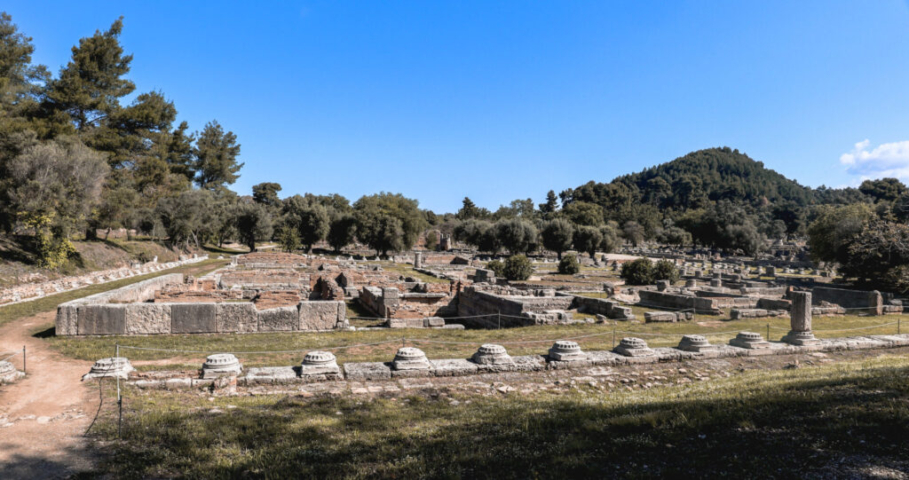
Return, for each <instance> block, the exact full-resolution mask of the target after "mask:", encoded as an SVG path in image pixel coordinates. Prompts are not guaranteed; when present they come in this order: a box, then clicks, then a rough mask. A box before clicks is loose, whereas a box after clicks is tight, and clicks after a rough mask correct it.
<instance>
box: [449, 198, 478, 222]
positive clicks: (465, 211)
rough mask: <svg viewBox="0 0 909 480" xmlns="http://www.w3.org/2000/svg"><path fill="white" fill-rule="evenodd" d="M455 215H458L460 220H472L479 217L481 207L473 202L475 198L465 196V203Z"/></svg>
mask: <svg viewBox="0 0 909 480" xmlns="http://www.w3.org/2000/svg"><path fill="white" fill-rule="evenodd" d="M455 216H456V217H458V220H470V219H472V218H479V217H480V216H481V215H480V209H479V208H477V206H476V204H474V203H473V200H471V199H470V198H469V197H464V201H463V205H462V206H461V209H460V210H458V213H457V214H455Z"/></svg>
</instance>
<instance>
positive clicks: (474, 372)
mask: <svg viewBox="0 0 909 480" xmlns="http://www.w3.org/2000/svg"><path fill="white" fill-rule="evenodd" d="M906 346H909V334H903V335H869V336H860V337H847V338H831V339H820V340H818V342H817V343H816V344H812V345H804V346H796V345H790V344H786V343H781V342H768V344H767V347H766V348H761V349H748V348H741V347H736V346H732V345H716V346H715V347H714V348H711V349H709V350H705V351H700V352H692V351H685V350H681V349H678V348H660V347H658V348H653V349H652V354H650V355H646V356H626V355H622V354H620V353H616V352H613V351H589V352H583V353H582V354H581V355H580V356H579V357H578V358H576V359H573V360H568V361H566V360H555V359H553V358H551V357H550V356H549V355H524V356H513V357H511V359H512V361H513V362H511V363H508V364H504V365H503V364H498V365H484V364H479V363H475V362H473V361H472V360H469V359H460V358H454V359H438V360H436V359H429V360H428V368H425V369H418V370H395V369H394V368H393V365H392V362H364V363H359V362H350V363H343V364H342V365H341V366H340V368H339V370H338V371H337V373H332V374H329V375H326V374H320V375H303V374H302V371H301V370H300V368H299V367H295V366H283V367H259V368H250V369H248V370H247V371H246V372H245V374H242V375H238V376H237V377H236V385H239V386H255V385H271V384H297V385H299V384H318V383H324V384H329V385H330V384H332V383H333V382H339V381H357V382H362V381H370V382H375V381H385V380H395V379H406V378H436V377H475V376H478V375H485V374H503V373H509V372H527V373H532V372H547V371H548V372H551V371H559V370H576V369H587V368H589V367H618V368H621V367H623V366H629V365H646V364H656V363H664V362H684V361H690V360H705V359H720V358H734V357H758V356H773V355H798V354H807V353H812V352H838V351H849V350H870V349H884V348H899V347H906ZM601 370H602V369H601ZM194 373H195V376H192V374H190V373H189V372H132V373H130V374H129V375H130V376H129V379H128V381H127V383H128V384H130V385H133V386H136V387H139V388H168V389H171V388H211V387H212V386H213V385H215V384H216V383H217V380H213V379H202V378H200V375H199V371H196V372H194ZM222 383H223V384H228V385H232V384H233V380H231V381H230V382H222ZM282 393H284V392H282Z"/></svg>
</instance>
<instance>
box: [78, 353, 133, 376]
mask: <svg viewBox="0 0 909 480" xmlns="http://www.w3.org/2000/svg"><path fill="white" fill-rule="evenodd" d="M133 370H135V368H133V366H132V364H130V363H129V360H128V359H127V358H126V357H108V358H102V359H101V360H98V361H97V362H95V364H94V365H92V369H91V370H90V371H89V372H88V373H87V374H85V376H83V377H82V380H87V379H89V378H105V377H119V378H124V379H125V378H126V377H127V376H129V372H132V371H133Z"/></svg>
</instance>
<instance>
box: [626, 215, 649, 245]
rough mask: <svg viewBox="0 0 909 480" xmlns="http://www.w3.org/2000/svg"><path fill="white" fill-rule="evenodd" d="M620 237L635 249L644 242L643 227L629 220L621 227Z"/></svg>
mask: <svg viewBox="0 0 909 480" xmlns="http://www.w3.org/2000/svg"><path fill="white" fill-rule="evenodd" d="M622 236H623V237H625V240H628V241H629V242H631V244H632V245H634V246H635V247H637V246H638V245H640V244H641V243H642V242H643V241H644V227H642V226H641V224H639V223H638V222H635V221H634V220H629V221H627V222H625V225H623V226H622Z"/></svg>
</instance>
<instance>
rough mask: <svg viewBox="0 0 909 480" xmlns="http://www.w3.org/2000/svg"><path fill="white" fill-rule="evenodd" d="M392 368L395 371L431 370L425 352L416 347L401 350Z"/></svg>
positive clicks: (392, 363) (396, 355)
mask: <svg viewBox="0 0 909 480" xmlns="http://www.w3.org/2000/svg"><path fill="white" fill-rule="evenodd" d="M391 366H392V368H393V369H395V370H428V369H430V368H431V366H430V364H429V360H428V359H427V358H426V354H425V353H423V350H420V349H419V348H415V347H402V348H399V349H398V352H397V353H396V354H395V359H394V360H393V361H392V362H391Z"/></svg>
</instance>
